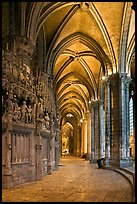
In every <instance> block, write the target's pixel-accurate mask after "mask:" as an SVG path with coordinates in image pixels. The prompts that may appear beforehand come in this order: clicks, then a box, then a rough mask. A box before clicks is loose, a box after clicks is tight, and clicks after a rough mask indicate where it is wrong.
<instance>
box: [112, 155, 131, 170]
mask: <svg viewBox="0 0 137 204" xmlns="http://www.w3.org/2000/svg"><path fill="white" fill-rule="evenodd" d="M110 166H112V167H118V168H119V167H129V166H133V161H132V159H131V158H130V157H126V158H122V159H111V160H110Z"/></svg>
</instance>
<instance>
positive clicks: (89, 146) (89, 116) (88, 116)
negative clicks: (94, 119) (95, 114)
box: [86, 112, 91, 160]
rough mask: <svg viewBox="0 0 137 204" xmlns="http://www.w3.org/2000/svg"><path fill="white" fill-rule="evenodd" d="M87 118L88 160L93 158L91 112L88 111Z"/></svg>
mask: <svg viewBox="0 0 137 204" xmlns="http://www.w3.org/2000/svg"><path fill="white" fill-rule="evenodd" d="M86 118H87V158H86V159H87V160H90V159H91V113H90V112H87V113H86Z"/></svg>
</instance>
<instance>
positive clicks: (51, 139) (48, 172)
mask: <svg viewBox="0 0 137 204" xmlns="http://www.w3.org/2000/svg"><path fill="white" fill-rule="evenodd" d="M53 138H54V135H53V114H52V113H50V138H49V151H48V166H47V174H48V175H50V174H52V154H53Z"/></svg>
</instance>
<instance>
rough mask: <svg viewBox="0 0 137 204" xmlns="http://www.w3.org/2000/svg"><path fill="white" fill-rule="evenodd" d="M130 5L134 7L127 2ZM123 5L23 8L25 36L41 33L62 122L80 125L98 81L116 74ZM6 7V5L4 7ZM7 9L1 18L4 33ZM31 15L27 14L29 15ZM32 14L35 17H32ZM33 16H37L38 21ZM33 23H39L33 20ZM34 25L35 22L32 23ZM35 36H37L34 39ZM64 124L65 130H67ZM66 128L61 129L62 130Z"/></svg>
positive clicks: (35, 5)
mask: <svg viewBox="0 0 137 204" xmlns="http://www.w3.org/2000/svg"><path fill="white" fill-rule="evenodd" d="M129 3H130V5H129V6H132V2H129ZM126 4H127V2H35V3H33V2H32V3H26V9H27V11H28V13H27V12H26V15H28V14H29V15H28V16H27V18H26V19H29V18H30V19H31V21H30V22H32V23H30V22H29V21H28V22H29V23H28V25H26V28H27V27H28V31H27V35H30V39H32V40H34V41H35V40H36V38H37V36H38V33H39V31H40V30H42V31H43V33H44V38H45V42H46V43H45V44H46V59H45V60H46V61H47V67H48V69H49V70H50V71H51V73H52V74H53V75H54V90H55V92H56V95H57V99H58V103H59V108H60V113H61V119H62V121H63V119H65V118H66V120H67V116H69V115H68V114H72V115H73V116H74V117H72V118H73V120H72V123H71V120H70V119H71V117H70V118H69V123H70V124H71V125H73V126H74V125H75V124H74V123H76V122H77V123H79V121H80V119H81V118H83V117H84V114H85V113H86V112H87V111H88V110H89V107H90V101H91V100H92V99H97V98H99V95H98V90H99V83H100V79H101V77H102V76H103V75H109V74H112V73H115V72H116V71H118V63H119V54H120V50H119V45H120V40H121V31H122V19H123V12H124V7H125V5H126ZM3 6H5V8H6V6H7V5H6V3H5V4H3ZM5 11H6V9H4V10H3V13H2V17H3V19H2V21H3V22H5V23H3V24H2V25H3V32H6V18H7V16H6V13H7V12H5ZM29 11H30V12H29ZM34 14H35V15H34ZM36 15H37V16H36ZM36 18H37V19H36ZM34 22H35V23H34ZM35 33H36V36H35ZM71 125H67V129H69V128H70V127H71ZM64 127H65V126H64Z"/></svg>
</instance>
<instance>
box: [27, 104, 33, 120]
mask: <svg viewBox="0 0 137 204" xmlns="http://www.w3.org/2000/svg"><path fill="white" fill-rule="evenodd" d="M26 122H27V123H31V122H32V107H31V105H29V107H28V110H27V113H26Z"/></svg>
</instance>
